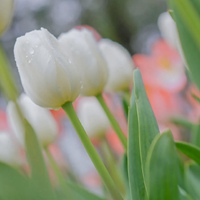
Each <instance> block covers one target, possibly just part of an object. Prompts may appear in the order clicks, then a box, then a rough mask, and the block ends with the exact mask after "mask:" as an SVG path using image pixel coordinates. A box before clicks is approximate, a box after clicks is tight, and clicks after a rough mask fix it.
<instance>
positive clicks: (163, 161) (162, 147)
mask: <svg viewBox="0 0 200 200" xmlns="http://www.w3.org/2000/svg"><path fill="white" fill-rule="evenodd" d="M177 158H178V156H177V154H176V148H175V144H174V141H173V138H172V134H171V132H170V131H167V132H164V133H162V134H161V135H158V136H157V137H156V138H155V139H154V141H153V143H152V145H151V147H150V149H149V152H148V157H147V163H146V176H147V187H148V193H149V198H148V200H161V199H162V200H169V199H170V200H179V199H180V196H179V191H178V160H177Z"/></svg>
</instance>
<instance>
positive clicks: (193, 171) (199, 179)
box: [185, 164, 200, 200]
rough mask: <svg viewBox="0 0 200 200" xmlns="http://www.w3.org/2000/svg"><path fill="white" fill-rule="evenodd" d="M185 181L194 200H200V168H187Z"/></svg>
mask: <svg viewBox="0 0 200 200" xmlns="http://www.w3.org/2000/svg"><path fill="white" fill-rule="evenodd" d="M185 179H186V186H187V191H188V192H189V193H190V195H191V196H192V198H193V199H194V200H199V197H200V190H199V183H200V166H199V165H196V164H189V165H188V166H187V168H186V174H185Z"/></svg>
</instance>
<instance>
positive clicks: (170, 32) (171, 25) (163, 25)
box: [158, 12, 179, 47]
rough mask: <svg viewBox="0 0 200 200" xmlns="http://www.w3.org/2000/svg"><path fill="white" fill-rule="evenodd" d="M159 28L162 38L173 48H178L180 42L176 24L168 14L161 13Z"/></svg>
mask: <svg viewBox="0 0 200 200" xmlns="http://www.w3.org/2000/svg"><path fill="white" fill-rule="evenodd" d="M158 28H159V30H160V32H161V35H162V37H163V38H164V39H165V40H166V41H167V42H168V43H169V44H171V45H172V46H174V47H177V45H178V42H179V37H178V32H177V28H176V24H175V22H174V20H173V19H172V17H171V16H170V14H169V13H168V12H164V13H161V14H160V16H159V17H158Z"/></svg>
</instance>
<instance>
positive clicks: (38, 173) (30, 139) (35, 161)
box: [25, 121, 55, 200]
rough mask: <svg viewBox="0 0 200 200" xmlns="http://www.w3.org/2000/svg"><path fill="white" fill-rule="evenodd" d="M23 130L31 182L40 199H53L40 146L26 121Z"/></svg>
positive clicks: (53, 195)
mask: <svg viewBox="0 0 200 200" xmlns="http://www.w3.org/2000/svg"><path fill="white" fill-rule="evenodd" d="M25 130H26V133H25V141H26V153H27V157H28V161H29V164H30V167H31V178H32V181H33V184H34V186H35V187H36V189H37V192H38V194H40V200H43V199H44V200H47V199H48V200H55V194H54V192H53V190H52V187H51V183H50V180H49V176H48V173H47V169H46V166H45V162H44V158H43V156H42V150H41V147H40V145H39V142H38V140H37V137H36V134H35V132H34V130H33V128H32V127H31V126H30V124H29V123H28V122H27V121H25Z"/></svg>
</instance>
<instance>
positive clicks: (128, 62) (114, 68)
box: [99, 39, 134, 92]
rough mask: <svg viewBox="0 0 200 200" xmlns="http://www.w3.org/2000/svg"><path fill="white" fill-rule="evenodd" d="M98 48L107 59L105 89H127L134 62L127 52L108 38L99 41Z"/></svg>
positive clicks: (115, 90) (116, 90) (130, 80)
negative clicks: (107, 71) (107, 74)
mask: <svg viewBox="0 0 200 200" xmlns="http://www.w3.org/2000/svg"><path fill="white" fill-rule="evenodd" d="M99 48H100V50H101V52H102V54H103V55H104V58H105V59H106V61H107V65H108V70H109V76H108V82H107V84H106V87H105V90H107V91H110V92H118V91H121V90H124V89H127V88H128V87H129V86H130V83H131V82H132V78H133V68H134V64H133V61H132V58H131V55H130V54H129V52H128V51H127V50H126V49H125V48H124V47H123V46H121V45H120V44H118V43H116V42H113V41H111V40H108V39H102V40H100V41H99Z"/></svg>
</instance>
